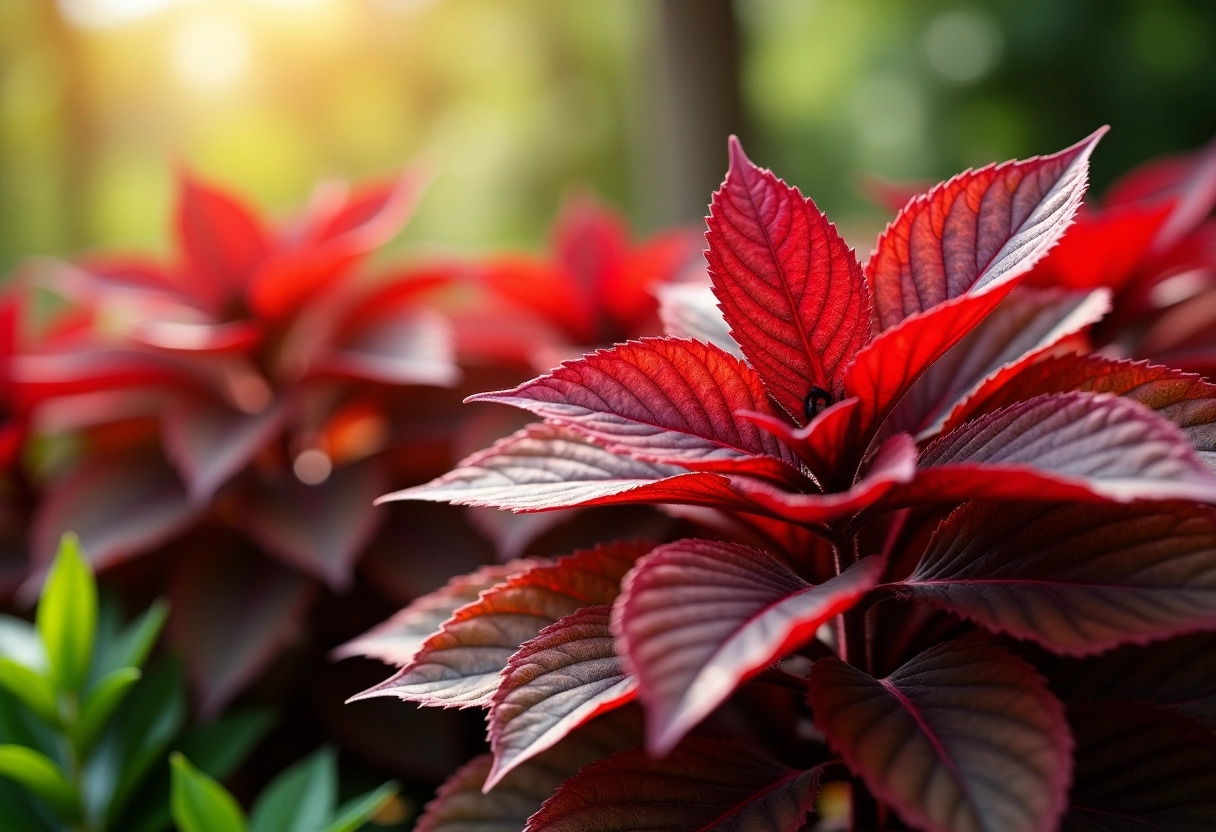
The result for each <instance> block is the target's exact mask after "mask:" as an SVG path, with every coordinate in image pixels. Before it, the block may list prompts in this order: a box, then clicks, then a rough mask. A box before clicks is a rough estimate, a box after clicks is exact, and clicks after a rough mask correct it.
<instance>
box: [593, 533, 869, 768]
mask: <svg viewBox="0 0 1216 832" xmlns="http://www.w3.org/2000/svg"><path fill="white" fill-rule="evenodd" d="M881 569H882V565H881V563H880V562H879V560H878V559H877V558H870V559H866V560H863V561H861V562H860V563H858V564H856V565H855V566H853V567H852V568H850V569H848V570H846V571H845V572H844V573H842V574H841V575H839V576H838V577H835V578H832V579H831V580H829V581H827V582H825V583H822V584H819V585H818V586H815V587H812V586H811V585H810V584H808V583H807V582H806V581H804V580H802V579H801V578H799V577H798V576H797V575H795V574H794V573H793V572H792V571H791V570H790V568H789V567H788V566H786V565H785V564H783V563H782V562H781V561H779V560H777V559H776V558H774V557H773V556H772V555H770V554H768V553H767V552H764V551H761V550H759V549H752V548H751V547H748V546H741V545H739V544H737V543H716V542H713V541H709V540H681V541H677V542H675V543H669V544H667V545H665V546H660V547H659V548H657V549H655V550H654V551H653V552H652V553H651V554H650V555H648V556H647V557H645V558H644V559H642V560H641V561H639V562H638V564H637V566H636V567H635V568H634V570H633V571H632V572H630V573H629V576H628V577H627V578H626V580H625V584H624V587H623V590H622V594H621V599H620V601H619V602H618V604H617V607H616V610H615V612H614V620H613V629H614V630H615V631H616V633H617V639H618V648H617V649H618V650H619V652H620V653H621V654H622V655H623V656H624V657H625V659H626V661H627V664H628V666H629V667H630V668H632V670H633V672H634V673H635V674H636V676H637V679H638V686H639V693H638V695H639V698H640V699H641V701H642V704H643V705H644V706H645V708H646V715H647V722H646V733H647V746H648V747H649V748H650V750H651V751H652V752H653V753H655V754H658V755H662V754H666V753H668V752H670V751H671V750H672V749H673V748H675V747H676V744H677V743H679V741H680V739H681V738H682V737H683V736H684V735H685V734H686V733H688V731H689V730H690V729H691V728H692V727H693V726H695V725H696V724H697V723H699V722H700V721H701V720H702V719H704V718H705V717H706V716H707V715H708V714H709V713H710V712H711V711H713V710H714V708H716V707H718V705H720V704H722V702H724V701H725V700H726V699H727V698H728V697H729V696H730V695H731V694H732V693H733V692H734V690H735V688H737V687H738V686H739V685H740V684H742V683H743V682H744V681H745V680H746V679H748V678H750V677H751V676H754V675H755V674H757V673H759V672H760V671H762V670H764V669H765V668H766V667H769V666H771V665H772V664H773V663H774V662H776V661H777V660H778V659H779V658H781V656H783V655H784V654H785V653H786V652H788V651H790V650H791V649H793V648H794V647H797V646H799V645H801V644H803V643H805V642H807V641H810V640H811V639H813V638H814V637H815V631H816V630H817V629H819V626H820V625H821V624H823V623H824V622H825V621H828V620H829V619H831V618H833V617H834V616H836V615H838V614H840V613H841V612H843V611H845V610H846V609H848V608H849V607H851V606H853V604H854V603H855V602H856V601H857V599H858V598H859V597H861V596H862V595H863V594H864V593H865V592H867V591H868V590H869V589H870V588H871V587H873V586H874V584H875V582H876V581H877V580H878V576H879V573H880V571H881Z"/></svg>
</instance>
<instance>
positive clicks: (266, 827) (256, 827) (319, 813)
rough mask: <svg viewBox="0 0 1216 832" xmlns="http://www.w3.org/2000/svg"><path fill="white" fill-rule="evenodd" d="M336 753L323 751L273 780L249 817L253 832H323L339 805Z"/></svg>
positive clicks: (324, 749)
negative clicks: (337, 804)
mask: <svg viewBox="0 0 1216 832" xmlns="http://www.w3.org/2000/svg"><path fill="white" fill-rule="evenodd" d="M337 793H338V768H337V761H336V759H335V756H334V752H333V751H332V750H330V749H328V748H323V749H321V750H320V751H318V752H316V753H315V754H313V755H311V756H309V757H306V758H305V759H304V760H302V761H300V762H299V763H296V764H295V765H294V766H292V767H291V768H289V769H287V770H286V771H285V772H283V773H282V774H280V775H279V776H278V777H276V778H275V779H274V781H273V782H271V784H270V785H269V786H267V787H266V790H265V791H264V792H263V793H262V796H261V798H259V799H258V802H257V805H255V806H254V807H253V812H252V813H251V814H250V821H249V830H250V832H321V830H322V829H323V828H324V827H325V824H326V823H328V822H329V820H330V819H331V818H332V817H333V813H334V806H335V805H336V803H337Z"/></svg>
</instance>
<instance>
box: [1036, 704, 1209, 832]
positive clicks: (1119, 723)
mask: <svg viewBox="0 0 1216 832" xmlns="http://www.w3.org/2000/svg"><path fill="white" fill-rule="evenodd" d="M1068 718H1069V722H1070V723H1071V725H1072V730H1073V734H1074V736H1075V737H1076V741H1077V754H1076V757H1077V767H1076V776H1075V779H1074V782H1073V787H1072V791H1071V793H1070V794H1069V803H1070V805H1069V807H1068V813H1067V814H1066V815H1065V816H1064V821H1063V823H1062V824H1061V826H1060V829H1061V830H1064V832H1140V831H1141V830H1161V831H1162V832H1167V831H1168V832H1204V831H1205V830H1208V829H1211V828H1212V820H1213V818H1216V736H1214V735H1213V734H1212V731H1211V728H1210V727H1208V726H1204V725H1200V724H1199V723H1196V722H1192V721H1191V720H1189V719H1186V718H1185V717H1180V716H1178V715H1176V714H1173V713H1170V712H1168V711H1160V710H1157V709H1155V708H1149V707H1145V706H1143V705H1133V704H1121V703H1111V702H1107V703H1102V704H1100V705H1089V706H1085V707H1080V708H1074V709H1070V710H1069V712H1068Z"/></svg>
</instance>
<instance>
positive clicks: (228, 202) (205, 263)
mask: <svg viewBox="0 0 1216 832" xmlns="http://www.w3.org/2000/svg"><path fill="white" fill-rule="evenodd" d="M179 187H180V189H181V190H180V193H179V196H178V203H177V229H176V230H177V236H178V242H179V245H180V246H181V249H182V251H183V252H184V253H185V256H186V267H187V270H188V271H189V273H190V280H191V281H192V282H194V284H195V290H196V291H197V293H198V294H199V295H201V296H203V297H210V298H212V299H213V300H217V301H220V300H222V298H223V297H224V295H225V293H228V294H231V293H236V292H243V291H244V288H245V286H246V285H247V284H248V283H249V281H250V279H251V278H252V277H253V275H254V273H255V272H257V270H258V269H259V268H260V267H261V266H262V264H263V263H264V262H265V261H266V258H267V256H268V254H269V252H270V248H271V241H270V237H269V235H268V233H267V231H266V229H265V228H264V227H263V225H262V222H261V220H260V219H259V218H258V217H257V215H256V214H254V213H253V211H252V210H250V209H249V208H248V207H247V206H245V205H243V204H242V203H240V202H239V201H238V200H237V199H236V198H234V197H233V196H231V195H229V194H227V193H225V192H224V191H221V190H220V189H219V188H216V187H214V186H211V185H208V184H206V183H204V182H202V181H200V180H198V179H196V178H195V177H194V176H192V175H190V174H187V173H183V174H182V176H181V180H180V184H179ZM200 284H201V285H200ZM213 284H214V288H212V285H213Z"/></svg>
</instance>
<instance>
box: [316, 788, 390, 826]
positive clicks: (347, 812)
mask: <svg viewBox="0 0 1216 832" xmlns="http://www.w3.org/2000/svg"><path fill="white" fill-rule="evenodd" d="M400 788H401V787H400V786H399V785H398V784H397V783H393V782H389V783H385V784H384V785H383V786H381V787H380V788H378V789H373V790H372V791H370V792H367V793H365V794H361V795H359V796H358V797H355V798H351V799H350V800H348V801H347V802H346V803H343V804H342V806H341V807H340V808H339V809H338V812H337V817H336V818H335V819H334V821H333V822H332V823H331V824H330V825H329V826H327V827H325V832H355V830H356V829H358V828H359V827H361V826H362V825H363V824H364V823H366V822H367V820H368V818H370V817H371V816H372V815H374V814H376V812H379V811H380V810H381V809H382V808H383V807H384V806H385V804H387V803H388V802H389V801H390V800H392V799H393V796H394V795H396V794H397V792H398V791H399V790H400Z"/></svg>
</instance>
